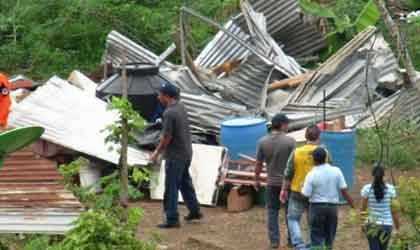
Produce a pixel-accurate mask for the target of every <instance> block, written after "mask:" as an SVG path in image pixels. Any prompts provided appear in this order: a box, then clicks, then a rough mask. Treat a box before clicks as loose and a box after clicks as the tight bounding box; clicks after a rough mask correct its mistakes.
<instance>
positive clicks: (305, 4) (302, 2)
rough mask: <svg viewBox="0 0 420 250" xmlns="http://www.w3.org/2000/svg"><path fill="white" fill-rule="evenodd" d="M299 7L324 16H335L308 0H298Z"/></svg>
mask: <svg viewBox="0 0 420 250" xmlns="http://www.w3.org/2000/svg"><path fill="white" fill-rule="evenodd" d="M299 7H300V8H301V9H302V10H303V11H304V12H306V13H308V14H311V15H314V16H318V17H325V18H335V17H336V15H335V13H334V12H333V11H332V10H330V9H328V8H326V7H323V6H321V5H319V4H317V3H314V2H311V1H310V0H299Z"/></svg>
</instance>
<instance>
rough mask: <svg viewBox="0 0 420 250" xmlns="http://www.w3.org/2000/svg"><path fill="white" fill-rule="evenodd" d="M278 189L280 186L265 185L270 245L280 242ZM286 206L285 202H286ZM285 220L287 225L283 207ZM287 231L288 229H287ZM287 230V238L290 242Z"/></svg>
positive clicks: (279, 189)
mask: <svg viewBox="0 0 420 250" xmlns="http://www.w3.org/2000/svg"><path fill="white" fill-rule="evenodd" d="M280 191H281V186H270V185H268V186H267V191H266V192H267V194H266V195H267V229H268V238H269V240H270V243H271V245H279V244H280V232H279V210H280ZM286 208H287V204H286ZM284 217H285V220H286V225H287V209H285V216H284ZM288 231H289V230H288ZM289 237H290V234H289V232H288V240H289V242H290V239H289Z"/></svg>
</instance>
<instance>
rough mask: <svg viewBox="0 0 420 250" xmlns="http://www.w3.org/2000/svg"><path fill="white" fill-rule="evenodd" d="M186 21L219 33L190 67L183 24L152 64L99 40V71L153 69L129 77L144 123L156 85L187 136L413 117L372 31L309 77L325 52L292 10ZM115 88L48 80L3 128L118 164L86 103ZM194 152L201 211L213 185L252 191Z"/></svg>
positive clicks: (101, 105)
mask: <svg viewBox="0 0 420 250" xmlns="http://www.w3.org/2000/svg"><path fill="white" fill-rule="evenodd" d="M185 15H191V16H194V17H195V18H199V19H200V20H202V21H204V22H206V23H208V24H209V25H213V26H215V27H217V28H218V29H219V32H218V33H217V34H216V35H215V36H214V37H213V39H211V41H210V42H209V43H208V44H207V45H206V46H205V47H204V49H203V50H202V51H201V52H200V53H199V55H198V56H197V57H196V58H192V57H191V55H189V53H188V51H187V49H186V47H187V46H186V43H187V41H186V40H185V37H187V35H186V34H185V33H186V29H185V28H184V26H185V25H186V23H185V22H186V19H185V18H184V19H182V18H181V19H182V20H183V23H182V25H181V27H180V35H179V38H177V41H174V43H173V44H171V45H170V46H169V47H168V49H167V50H166V51H165V52H163V53H162V54H161V55H157V54H155V53H154V52H152V51H150V50H148V49H147V48H144V47H143V46H141V45H139V44H137V43H135V42H134V41H132V40H130V39H129V38H127V37H125V36H124V35H122V34H120V33H118V32H117V31H112V32H110V33H109V35H108V36H107V40H106V49H105V52H104V56H103V63H104V64H105V65H108V63H110V64H112V65H113V66H114V67H115V68H118V67H121V65H123V64H127V65H130V64H132V65H136V64H139V65H140V64H147V65H151V66H153V68H154V69H153V72H152V73H153V74H152V73H150V72H149V73H150V74H149V73H147V74H146V75H147V76H146V78H147V80H146V81H144V79H143V80H140V78H142V77H143V78H144V75H143V76H141V77H140V76H138V75H137V76H136V75H132V76H129V82H130V83H129V85H130V86H132V89H133V90H134V89H135V90H136V91H137V92H136V93H134V96H135V99H136V100H138V101H140V102H142V101H145V100H146V99H147V100H150V101H147V104H144V103H140V102H139V103H137V106H138V107H139V110H140V112H143V114H146V116H147V118H149V117H151V116H152V115H153V114H152V113H153V112H152V111H153V110H154V108H155V107H154V106H155V105H156V100H155V99H154V96H155V95H156V94H157V92H158V85H159V84H160V83H161V82H171V83H173V84H174V85H176V86H177V87H178V88H179V89H180V90H181V95H180V99H181V101H182V102H183V103H184V104H185V107H186V109H187V111H188V113H189V119H190V123H191V129H192V132H193V133H194V134H204V135H210V136H217V135H218V134H219V131H220V125H221V123H222V121H224V120H225V119H227V118H229V117H233V116H265V117H267V118H268V119H269V118H271V117H272V116H273V115H274V114H276V113H278V112H282V113H285V114H287V115H288V117H289V118H290V119H291V123H290V125H289V127H290V128H291V129H293V130H297V131H296V132H295V133H296V136H297V137H302V133H301V131H299V129H302V128H304V127H307V126H308V125H310V124H314V123H317V122H319V121H322V120H324V119H326V120H332V119H335V118H339V117H345V123H346V126H347V127H356V126H357V127H371V126H373V125H374V123H375V120H378V121H379V122H381V121H384V120H386V119H388V117H390V116H391V115H398V117H400V118H401V119H402V118H403V117H410V118H413V119H414V120H415V121H418V119H419V118H418V117H420V116H419V110H418V108H416V107H418V105H417V104H418V98H417V96H416V93H414V91H412V90H408V89H401V88H402V83H403V76H402V74H401V73H400V69H399V66H398V62H397V60H396V58H395V55H394V54H393V53H392V50H391V49H390V47H389V45H388V44H387V43H386V42H385V40H384V39H383V37H382V35H381V34H379V33H378V32H377V30H376V28H375V27H368V28H366V29H365V30H364V31H363V32H361V33H359V34H358V35H357V36H355V37H354V38H353V39H352V40H351V41H349V42H348V43H347V44H346V45H345V46H344V47H343V48H341V49H340V50H339V51H337V53H336V54H335V55H333V56H332V57H331V58H329V59H328V60H327V61H325V62H324V63H322V64H321V65H320V66H319V67H316V68H315V69H313V70H309V69H305V68H304V67H302V66H301V65H300V64H299V61H302V60H303V59H305V58H310V57H311V56H313V55H314V54H315V53H316V52H318V51H319V50H321V49H323V48H325V46H326V42H325V38H324V36H323V35H322V33H321V32H320V31H318V29H317V27H316V25H315V24H313V23H311V22H309V21H307V20H306V19H305V18H304V15H303V13H302V11H301V10H300V8H299V6H298V1H296V0H281V1H274V0H269V1H267V0H253V1H249V2H248V1H241V12H240V13H238V14H237V15H234V16H233V17H231V18H230V19H229V20H228V21H227V22H226V23H225V24H224V25H220V24H218V23H215V22H214V21H212V20H210V19H208V18H207V17H204V16H201V15H200V14H199V13H197V12H195V11H194V10H191V9H188V8H182V9H181V16H185ZM176 49H178V50H179V51H180V52H181V58H182V61H183V63H182V65H176V64H173V63H171V62H169V61H167V60H166V59H167V57H168V56H169V55H170V54H171V53H173V52H174V51H175V50H176ZM121 81H122V76H121V71H119V72H114V74H113V75H112V76H111V77H110V78H108V79H104V81H103V82H102V83H101V84H100V86H99V87H97V86H96V84H95V83H93V82H91V81H90V80H89V79H88V78H86V77H85V76H84V75H82V74H81V73H80V72H74V73H73V74H72V75H71V77H70V79H69V80H68V81H65V80H62V79H59V78H58V77H53V78H51V79H50V80H49V81H48V82H47V83H46V84H45V85H43V86H42V87H39V88H38V89H37V90H36V91H35V92H33V93H32V94H31V95H30V96H28V97H26V98H25V99H24V100H23V101H21V102H20V103H18V104H17V105H15V106H14V107H13V112H12V113H11V117H10V125H11V126H13V127H18V126H25V125H40V126H42V127H44V128H45V130H46V132H45V133H44V135H43V137H42V138H43V140H45V141H47V142H48V143H52V144H54V145H58V146H60V147H63V148H66V149H70V150H71V151H73V152H76V153H78V154H83V155H87V156H89V157H92V158H95V159H99V160H102V161H105V162H110V163H114V164H118V153H116V152H115V151H109V150H108V148H109V146H113V147H115V146H116V145H109V144H108V145H105V144H104V139H105V135H104V133H103V132H102V130H103V129H104V127H105V126H106V125H107V124H110V123H112V122H114V121H115V120H116V119H118V117H117V114H115V113H114V112H111V111H107V110H106V102H104V101H103V100H100V99H99V98H96V97H95V95H96V96H98V97H100V98H102V99H106V98H107V97H108V96H112V95H120V94H121V91H120V89H121V85H122V84H121ZM140 81H143V82H142V84H139V82H140ZM136 84H137V85H136ZM130 89H131V88H130ZM139 96H142V97H145V98H139ZM140 99H142V100H140ZM370 107H371V108H372V109H373V110H374V111H375V113H376V117H375V119H374V117H373V116H372V113H371V110H370ZM397 112H398V113H397ZM376 118H377V119H376ZM193 148H194V150H195V151H194V157H195V158H194V159H193V164H192V165H193V167H192V171H195V173H193V174H192V176H193V182H194V183H195V184H197V185H196V186H198V189H197V192H198V198H199V200H200V203H202V204H207V205H214V204H215V200H216V196H217V191H216V183H218V184H219V185H224V184H225V183H234V184H243V183H246V184H250V183H251V182H249V181H248V182H247V181H246V179H249V178H250V177H252V176H253V173H252V172H250V171H248V172H246V171H245V172H244V171H240V170H241V169H240V168H238V171H236V170H232V169H228V167H227V165H228V160H227V158H226V152H225V151H224V150H223V148H222V147H211V146H204V145H199V144H194V145H193ZM206 152H207V153H208V154H206ZM128 154H129V155H128V161H129V164H130V165H146V164H148V153H147V151H144V150H139V149H136V148H133V147H130V148H129V153H128ZM203 162H205V163H206V164H207V163H208V164H209V165H206V168H205V171H206V172H202V171H203V170H201V169H200V171H198V166H201V165H202V164H203ZM237 165H242V166H245V167H246V166H248V165H252V164H250V163H249V162H243V163H238V164H237ZM220 167H221V168H220ZM162 169H163V168H161V169H160V170H157V175H158V176H159V180H160V181H159V182H158V183H155V184H152V198H155V199H161V198H162V195H163V191H162V190H163V186H162V183H163V182H162V180H163V178H164V171H162ZM220 171H222V172H221V173H220ZM219 174H220V176H219ZM262 176H265V175H264V173H263V174H262ZM232 177H233V178H232ZM240 178H243V179H242V180H240V181H238V179H240ZM244 180H245V181H244ZM198 183H199V184H198Z"/></svg>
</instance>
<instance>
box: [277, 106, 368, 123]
mask: <svg viewBox="0 0 420 250" xmlns="http://www.w3.org/2000/svg"><path fill="white" fill-rule="evenodd" d="M364 112H365V107H364V106H363V105H354V106H351V107H344V108H335V109H329V110H327V112H326V117H327V120H333V119H337V118H340V117H343V116H354V115H361V114H363V113H364ZM281 113H284V114H286V115H287V116H288V117H289V119H290V123H289V128H290V129H299V128H304V127H307V126H309V125H311V124H316V123H318V122H321V121H322V120H323V111H322V107H319V108H312V110H310V109H308V108H305V107H295V108H292V109H291V110H288V108H287V107H286V108H284V109H283V110H282V111H281ZM273 115H274V114H271V115H270V116H273Z"/></svg>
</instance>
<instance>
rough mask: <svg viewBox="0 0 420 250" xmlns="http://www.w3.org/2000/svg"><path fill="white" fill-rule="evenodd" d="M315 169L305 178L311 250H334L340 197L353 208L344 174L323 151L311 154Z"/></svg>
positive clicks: (303, 189)
mask: <svg viewBox="0 0 420 250" xmlns="http://www.w3.org/2000/svg"><path fill="white" fill-rule="evenodd" d="M312 157H313V160H314V164H315V167H314V168H313V169H312V170H311V171H310V172H309V173H308V174H307V175H306V178H305V181H304V183H303V188H302V194H303V195H304V196H305V197H307V198H308V199H309V224H310V238H311V249H332V246H333V242H334V238H335V233H336V230H337V212H338V211H337V210H338V208H337V205H338V204H339V201H340V193H341V194H342V195H343V197H344V198H345V199H346V200H347V202H348V204H349V205H350V206H351V207H352V208H354V205H353V200H352V198H351V196H350V194H349V193H348V191H347V184H346V181H345V179H344V176H343V173H342V172H341V170H340V169H339V168H338V167H334V166H331V165H330V164H328V163H326V158H327V152H326V151H325V149H323V148H322V147H317V148H316V149H315V150H314V151H312Z"/></svg>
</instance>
